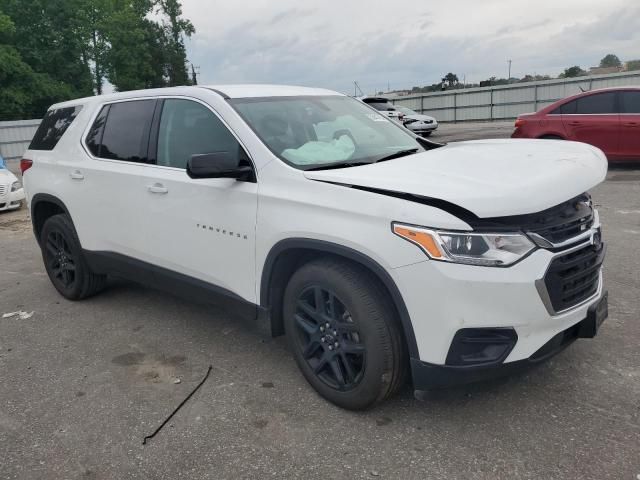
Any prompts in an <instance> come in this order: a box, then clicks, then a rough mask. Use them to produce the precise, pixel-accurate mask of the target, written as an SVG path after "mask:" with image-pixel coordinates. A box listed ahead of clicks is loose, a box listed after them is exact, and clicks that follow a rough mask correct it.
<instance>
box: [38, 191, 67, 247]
mask: <svg viewBox="0 0 640 480" xmlns="http://www.w3.org/2000/svg"><path fill="white" fill-rule="evenodd" d="M39 203H53V204H54V205H57V206H58V207H60V209H62V211H63V212H64V213H66V214H67V215H69V216H71V214H70V213H69V209H68V208H67V206H66V205H65V204H64V202H63V201H62V200H60V199H59V198H58V197H55V196H53V195H50V194H48V193H36V194H35V195H34V196H33V198H32V199H31V212H30V214H31V226H32V227H33V234H34V236H35V237H36V241H37V242H38V245H40V238H38V234H37V233H38V232H37V229H36V220H37V218H36V215H35V212H36V207H37V206H38V204H39Z"/></svg>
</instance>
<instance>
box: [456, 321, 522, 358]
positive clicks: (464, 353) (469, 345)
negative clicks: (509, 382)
mask: <svg viewBox="0 0 640 480" xmlns="http://www.w3.org/2000/svg"><path fill="white" fill-rule="evenodd" d="M517 341H518V334H517V333H516V331H515V329H514V328H512V327H499V328H487V327H480V328H478V327H476V328H461V329H460V330H458V331H457V332H456V334H455V335H454V336H453V340H452V341H451V346H450V347H449V353H448V354H447V359H446V361H445V365H451V366H468V365H474V366H478V365H485V366H489V365H495V364H500V363H502V362H504V360H505V359H506V358H507V357H508V356H509V354H510V353H511V350H513V347H515V346H516V343H517ZM498 345H501V346H504V349H503V350H502V351H501V352H500V355H498V356H495V355H494V356H493V357H491V358H489V359H482V360H480V359H478V358H469V357H470V356H471V357H472V355H473V353H478V351H477V350H478V349H481V348H482V347H488V346H498Z"/></svg>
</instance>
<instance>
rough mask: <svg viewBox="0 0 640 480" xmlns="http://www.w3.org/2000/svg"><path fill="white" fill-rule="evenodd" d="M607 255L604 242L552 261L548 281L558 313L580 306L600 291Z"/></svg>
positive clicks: (549, 293)
mask: <svg viewBox="0 0 640 480" xmlns="http://www.w3.org/2000/svg"><path fill="white" fill-rule="evenodd" d="M604 254H605V247H604V244H596V245H587V246H585V247H582V248H580V249H578V250H574V251H572V252H570V253H567V254H565V255H562V256H559V257H556V258H555V259H554V260H553V261H552V262H551V264H550V265H549V269H548V270H547V273H546V275H545V277H544V283H545V286H546V288H547V293H548V295H549V300H550V301H551V305H552V306H553V309H554V310H555V311H556V312H561V311H563V310H566V309H568V308H571V307H573V306H575V305H578V304H579V303H581V302H583V301H584V300H586V299H588V298H589V297H592V296H593V295H595V294H596V292H597V291H598V282H599V279H600V266H601V265H602V262H603V260H604Z"/></svg>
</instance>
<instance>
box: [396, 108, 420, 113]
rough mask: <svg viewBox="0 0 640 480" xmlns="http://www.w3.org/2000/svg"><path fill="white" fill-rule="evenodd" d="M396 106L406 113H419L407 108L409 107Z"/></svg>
mask: <svg viewBox="0 0 640 480" xmlns="http://www.w3.org/2000/svg"><path fill="white" fill-rule="evenodd" d="M396 108H397V109H398V110H400V111H401V112H402V113H404V114H405V115H417V113H416V112H414V111H413V110H411V109H410V108H407V107H396Z"/></svg>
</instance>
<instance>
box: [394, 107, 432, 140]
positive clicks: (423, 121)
mask: <svg viewBox="0 0 640 480" xmlns="http://www.w3.org/2000/svg"><path fill="white" fill-rule="evenodd" d="M395 107H396V109H397V110H398V111H399V112H401V113H403V114H404V118H403V120H402V123H403V124H404V126H405V127H407V128H408V129H409V130H411V131H412V132H413V133H415V134H416V135H425V136H427V135H430V134H431V133H432V132H433V131H435V130H437V129H438V121H437V120H436V119H435V118H433V117H431V116H429V115H424V114H422V113H417V112H414V111H413V110H411V109H410V108H407V107H402V106H400V105H396V106H395Z"/></svg>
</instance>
